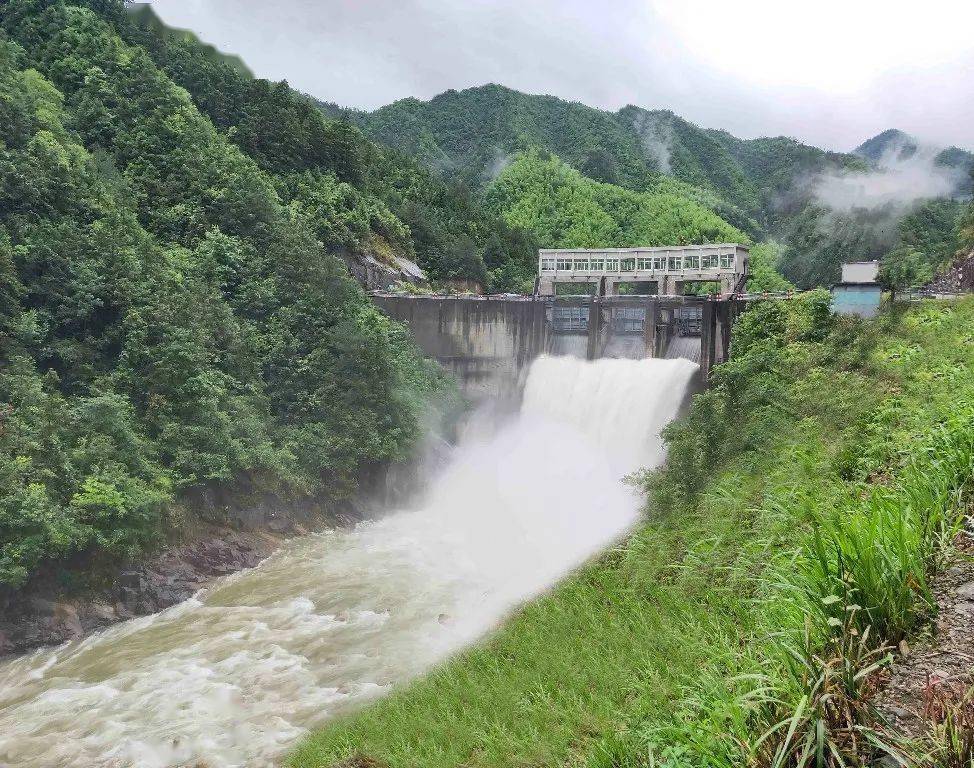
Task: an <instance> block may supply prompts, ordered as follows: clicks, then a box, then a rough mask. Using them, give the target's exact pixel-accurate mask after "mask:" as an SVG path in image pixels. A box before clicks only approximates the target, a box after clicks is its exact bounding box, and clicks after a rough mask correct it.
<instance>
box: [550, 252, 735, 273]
mask: <svg viewBox="0 0 974 768" xmlns="http://www.w3.org/2000/svg"><path fill="white" fill-rule="evenodd" d="M733 268H734V254H732V253H722V254H716V253H708V254H693V255H685V256H646V257H632V258H623V259H620V258H602V257H592V258H581V259H579V258H571V259H569V258H550V259H548V258H544V259H541V271H542V272H556V271H557V272H677V271H680V270H697V271H699V270H704V269H733Z"/></svg>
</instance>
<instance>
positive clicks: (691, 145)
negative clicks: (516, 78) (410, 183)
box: [329, 85, 972, 287]
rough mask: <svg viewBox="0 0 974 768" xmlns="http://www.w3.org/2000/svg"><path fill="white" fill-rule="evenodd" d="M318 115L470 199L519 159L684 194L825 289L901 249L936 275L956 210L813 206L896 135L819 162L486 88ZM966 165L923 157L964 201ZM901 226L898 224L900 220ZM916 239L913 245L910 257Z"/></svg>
mask: <svg viewBox="0 0 974 768" xmlns="http://www.w3.org/2000/svg"><path fill="white" fill-rule="evenodd" d="M329 110H330V113H331V114H341V115H344V116H345V117H346V118H347V119H349V120H351V121H353V122H355V123H356V124H357V125H359V126H361V127H362V129H363V130H364V131H365V132H366V133H367V134H368V135H370V136H372V137H373V138H375V139H377V140H378V141H380V142H382V143H385V144H388V145H389V146H392V147H396V148H397V149H399V150H401V151H403V152H405V153H407V154H409V155H410V156H412V157H414V158H417V159H418V160H419V161H420V162H421V163H423V164H425V165H426V166H427V167H429V168H431V169H434V170H435V171H436V172H437V173H438V174H440V175H442V176H443V177H444V178H454V179H457V178H458V179H463V180H464V181H465V182H467V183H468V184H469V185H470V186H472V187H473V188H475V189H481V188H488V189H489V187H490V186H491V183H492V181H493V180H494V179H495V178H497V176H498V174H502V171H503V169H504V168H505V167H506V166H507V165H508V164H510V163H511V162H512V161H513V160H514V159H515V158H516V157H518V155H519V154H521V153H524V152H526V151H532V150H538V151H542V152H550V153H552V154H554V155H555V156H557V157H558V158H560V159H561V160H563V161H564V162H566V163H568V164H569V165H570V166H572V167H573V168H575V169H576V170H577V171H579V172H580V173H581V174H583V175H584V176H586V177H587V178H589V179H592V180H594V181H599V182H604V183H611V184H614V185H616V186H618V187H623V188H626V189H629V190H632V191H636V192H654V193H660V192H662V193H672V194H675V195H678V196H680V197H683V198H688V199H690V200H692V201H694V202H696V203H699V204H701V205H703V206H704V207H706V208H708V209H710V210H711V211H712V212H714V213H716V214H717V215H718V216H720V217H721V218H722V219H724V220H725V221H727V222H729V223H731V224H732V225H734V226H735V227H736V228H737V229H739V230H740V231H742V232H744V233H745V234H747V235H748V236H749V237H750V238H751V239H753V240H756V241H759V240H762V239H765V238H766V237H769V236H770V237H773V238H775V239H776V240H777V241H778V242H780V243H781V246H782V248H781V249H780V259H781V261H780V266H781V268H782V270H783V271H784V272H785V274H786V275H787V276H788V277H789V278H790V279H791V280H793V281H794V282H795V283H796V284H798V285H799V286H801V287H810V286H814V285H828V284H830V283H832V282H835V281H836V280H837V279H838V277H839V265H840V264H841V262H842V261H848V260H855V259H873V258H881V257H883V256H884V255H885V254H887V253H890V252H892V251H896V250H897V249H904V248H911V249H914V250H915V251H916V253H917V254H919V255H920V257H922V258H921V261H922V262H923V263H924V264H926V265H928V266H929V268H930V269H931V270H934V269H936V268H937V267H938V266H940V265H941V264H943V263H944V261H945V260H948V254H949V253H950V252H952V250H953V249H955V248H956V247H957V240H956V230H955V229H953V225H952V224H950V222H953V221H954V220H955V218H956V214H957V213H958V212H959V211H960V209H961V208H962V204H961V203H958V202H956V201H953V200H948V199H935V200H926V201H924V200H919V201H917V202H916V203H912V204H910V205H906V206H904V205H901V204H897V205H895V206H888V207H886V208H882V207H868V208H856V209H852V210H843V211H836V210H832V209H831V208H829V207H828V206H827V205H826V203H825V202H823V200H821V199H819V197H818V196H817V190H818V187H817V184H818V180H819V179H820V178H821V177H822V176H823V175H825V176H828V177H837V176H840V175H846V174H853V175H854V174H859V173H863V174H865V173H871V172H875V171H876V170H877V168H876V165H875V163H876V161H878V160H879V159H880V158H882V157H883V156H884V153H885V152H886V151H887V149H888V147H889V146H890V142H893V141H897V142H900V141H901V139H902V138H903V137H905V139H907V140H908V142H907V144H906V145H905V146H913V147H914V150H915V147H916V144H915V142H914V140H912V139H910V138H909V137H906V135H905V134H901V132H898V131H886V132H884V133H882V134H880V135H879V136H877V137H875V138H874V139H871V140H870V141H868V142H866V143H865V144H863V145H862V146H861V147H860V148H859V149H858V150H857V151H856V153H855V154H853V153H849V154H846V153H841V152H828V151H825V150H821V149H818V148H816V147H812V146H809V145H806V144H802V143H801V142H799V141H796V140H794V139H791V138H786V137H774V138H759V139H739V138H737V137H735V136H732V135H731V134H729V133H727V132H725V131H720V130H703V129H701V128H699V127H697V126H695V125H693V124H692V123H689V122H687V121H685V120H683V119H682V118H680V117H678V116H676V115H674V114H673V113H672V112H668V111H648V110H644V109H641V108H638V107H634V106H628V107H626V108H624V109H622V110H620V111H619V112H617V113H609V112H605V111H602V110H598V109H593V108H591V107H587V106H585V105H582V104H577V103H572V102H565V101H562V100H560V99H557V98H554V97H551V96H532V95H528V94H523V93H520V92H518V91H513V90H510V89H508V88H504V87H502V86H498V85H487V86H483V87H480V88H470V89H466V90H463V91H448V92H446V93H444V94H441V95H440V96H437V97H435V98H433V99H431V100H430V101H428V102H422V101H419V100H416V99H406V100H403V101H399V102H396V103H394V104H391V105H389V106H386V107H383V108H381V109H379V110H377V111H375V112H372V113H361V112H354V111H342V110H338V109H336V108H334V107H333V106H329ZM909 142H913V144H912V145H910V144H909ZM901 143H902V142H901ZM971 159H972V158H971V156H970V153H967V152H965V151H964V150H959V149H957V148H949V149H945V150H943V151H942V152H940V153H939V155H937V157H936V158H935V159H934V162H935V163H936V164H937V165H939V166H949V167H951V168H955V169H957V184H956V189H955V192H954V194H955V195H958V196H964V195H969V194H970V191H971V183H970V181H969V180H966V178H965V177H964V173H965V172H966V170H967V169H969V168H970V166H971ZM488 194H491V193H490V192H488ZM525 205H530V203H529V202H527V201H526V202H525ZM552 214H553V215H554V216H555V217H558V216H561V217H565V216H566V215H567V213H566V210H561V211H553V212H552ZM904 216H906V217H907V218H908V219H910V220H909V221H902V222H901V219H903V217H904ZM925 227H928V228H927V229H924V228H925ZM915 241H922V243H923V246H922V249H921V250H917V248H918V246H917V245H916V244H915ZM541 244H542V245H553V244H554V243H551V242H546V241H544V240H542V242H541ZM602 244H603V245H607V244H608V243H602Z"/></svg>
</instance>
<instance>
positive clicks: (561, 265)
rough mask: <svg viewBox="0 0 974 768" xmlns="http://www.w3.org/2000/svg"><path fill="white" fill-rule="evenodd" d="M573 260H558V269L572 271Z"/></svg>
mask: <svg viewBox="0 0 974 768" xmlns="http://www.w3.org/2000/svg"><path fill="white" fill-rule="evenodd" d="M571 268H572V260H571V259H558V269H559V270H565V271H566V272H567V271H569V270H571Z"/></svg>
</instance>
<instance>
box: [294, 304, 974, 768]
mask: <svg viewBox="0 0 974 768" xmlns="http://www.w3.org/2000/svg"><path fill="white" fill-rule="evenodd" d="M820 309H821V307H820V306H816V305H814V304H810V305H809V306H808V307H796V308H794V309H788V310H787V314H786V315H775V314H774V313H775V312H779V310H777V309H773V310H771V309H769V310H768V312H765V313H764V315H763V316H762V313H761V312H760V311H759V312H756V313H754V316H753V318H752V319H751V320H749V321H748V323H743V322H742V327H741V328H740V334H739V336H738V335H736V336H735V345H736V349H737V350H739V351H740V352H741V360H739V361H738V362H737V363H736V364H735V365H733V366H728V367H727V369H726V371H725V373H724V376H725V377H726V381H724V382H721V381H718V383H717V386H716V387H715V389H714V390H711V391H710V392H709V393H707V395H706V396H705V397H701V398H698V401H699V402H698V403H697V404H696V405H695V407H694V409H693V410H692V411H691V413H690V414H689V415H688V417H687V419H685V420H684V422H683V424H681V425H680V426H679V427H678V428H676V429H674V430H673V431H672V434H670V436H669V437H670V444H671V461H670V463H669V467H668V469H667V470H666V471H664V472H662V473H659V474H658V475H656V476H653V477H650V478H648V479H647V487H648V488H649V489H650V491H651V492H652V496H653V499H654V502H655V505H654V514H653V515H652V516H651V517H650V518H649V519H647V521H646V522H645V523H644V524H643V525H642V526H641V527H640V528H639V529H638V530H637V531H636V532H635V533H634V534H633V535H632V537H631V538H630V539H629V540H628V541H627V542H625V544H624V545H622V546H620V547H618V548H616V549H614V550H612V551H610V552H608V553H606V554H605V555H603V556H602V557H601V558H599V559H598V560H597V561H596V562H593V563H591V564H589V565H587V566H585V567H584V568H582V569H581V570H580V571H579V572H578V573H576V574H575V575H573V576H571V577H569V578H568V579H566V580H565V581H564V582H563V583H561V584H560V585H558V586H557V587H556V588H555V589H554V590H553V591H552V592H551V593H550V594H548V595H546V596H544V597H542V598H540V599H538V600H536V601H534V602H532V603H530V604H529V605H527V606H525V607H524V608H523V609H522V610H521V611H520V612H519V613H518V614H517V615H515V616H514V617H512V619H511V620H510V621H509V622H508V623H507V624H506V625H505V626H504V627H503V628H502V629H500V630H499V631H498V632H497V633H496V634H495V635H494V636H493V637H492V638H491V639H490V640H489V641H487V642H486V643H484V644H483V645H481V646H478V647H475V648H472V649H470V650H468V651H466V652H465V653H463V654H461V655H460V656H458V657H457V658H456V659H454V660H452V661H449V662H447V663H445V664H443V665H442V666H440V667H438V668H437V669H435V670H434V671H433V672H431V673H430V674H429V675H428V676H426V677H424V678H423V679H420V680H417V681H415V682H413V683H410V684H407V685H405V686H403V687H401V688H400V689H398V690H397V691H396V692H394V693H393V694H392V695H391V696H390V697H388V698H387V699H384V700H382V701H379V702H377V703H376V704H374V705H372V706H370V707H368V708H367V709H365V710H363V711H361V712H359V713H358V714H353V715H351V716H350V717H347V718H344V719H341V720H339V721H337V722H334V723H332V724H329V725H328V726H326V727H325V728H324V729H323V730H321V731H319V732H317V733H315V734H313V735H312V736H311V737H309V738H308V739H307V740H306V741H305V742H304V744H302V745H301V747H300V748H299V749H298V750H297V751H296V752H295V753H294V755H293V756H292V758H291V761H290V764H291V765H292V766H295V767H297V768H305V767H308V766H329V765H332V764H334V763H336V762H339V761H341V760H343V759H348V758H350V757H354V756H368V757H371V758H374V759H377V760H379V761H380V762H382V763H386V764H388V765H389V766H443V767H444V768H445V767H446V766H457V765H467V766H525V765H537V766H541V765H551V766H554V765H588V766H605V767H606V768H608V767H609V766H630V765H632V766H643V765H650V764H657V765H667V766H684V765H686V766H690V765H733V764H741V763H744V762H748V761H750V762H757V763H773V762H775V761H776V760H779V761H780V764H782V765H787V764H795V765H799V764H804V763H803V762H802V759H801V758H802V755H803V754H804V753H803V752H801V750H799V749H798V746H800V745H799V736H801V734H802V732H803V731H802V729H805V730H808V732H809V733H812V732H815V733H818V732H827V731H829V729H830V728H831V729H832V730H835V729H836V724H835V723H834V722H832V720H830V718H832V719H834V712H830V711H826V710H827V709H828V708H827V707H823V708H821V710H819V709H817V707H818V706H819V705H818V704H817V703H816V700H815V698H814V696H815V692H814V691H811V693H810V692H809V690H808V689H809V687H810V686H811V685H812V684H813V683H814V680H813V678H815V679H817V678H816V675H817V674H818V671H817V669H813V670H809V669H805V670H804V671H803V670H802V669H796V665H795V664H794V663H793V662H792V661H790V659H794V658H800V659H806V660H807V659H810V658H811V659H814V658H817V657H816V656H815V649H816V648H823V647H835V648H846V646H847V645H848V643H847V642H846V640H847V638H848V637H850V636H853V635H854V636H855V637H859V638H861V636H862V629H864V628H865V627H867V626H868V627H870V628H872V627H873V626H874V625H875V626H877V627H878V626H880V625H881V626H882V629H883V631H882V633H879V632H876V633H875V634H876V635H877V637H878V639H877V640H876V644H881V643H882V642H884V641H890V640H894V641H895V639H897V636H898V635H902V634H905V633H907V632H908V631H910V629H911V628H912V627H913V626H914V625H915V624H916V623H917V622H919V621H921V620H922V619H923V616H924V614H925V611H926V610H927V608H928V605H927V602H926V596H925V593H924V591H925V584H926V581H925V579H926V572H927V569H929V568H931V567H933V560H932V558H933V557H934V549H933V540H934V539H935V538H936V536H937V535H942V533H943V531H944V530H945V529H946V528H948V527H949V524H950V517H951V514H952V510H953V508H954V506H953V505H954V502H955V496H956V493H957V492H958V490H959V488H958V487H959V485H962V484H963V482H964V479H965V477H964V473H965V472H966V473H967V474H968V475H969V466H968V465H969V462H970V456H969V453H970V451H969V450H968V449H969V446H968V445H967V444H966V442H965V440H966V437H965V436H966V434H967V431H970V430H968V425H969V424H974V421H963V419H961V416H963V415H964V414H967V415H971V412H970V408H971V406H972V403H974V385H972V384H971V382H970V379H971V377H970V375H969V374H970V370H969V364H970V361H971V357H972V351H974V338H972V336H971V330H970V329H971V328H974V303H972V302H964V303H961V304H958V305H956V306H952V307H936V306H923V307H919V308H915V309H913V310H911V311H909V312H908V313H906V315H905V316H904V317H894V318H891V319H887V320H886V321H884V324H883V325H874V326H856V327H829V330H828V334H825V333H824V332H823V331H822V328H823V327H825V326H824V324H826V323H829V322H830V321H828V320H826V319H823V318H822V317H821V313H820V311H819V310H820ZM803 312H804V313H805V314H803ZM735 333H737V332H735ZM748 334H750V337H749V336H748ZM765 336H767V337H768V338H772V339H774V340H775V341H774V344H770V345H768V344H765V342H764V337H765ZM738 396H745V397H746V400H745V402H744V403H737V402H736V401H735V398H736V397H738ZM745 405H746V406H747V407H746V408H744V407H740V406H745ZM739 407H740V410H739V412H738V411H733V412H732V411H730V410H729V409H731V408H735V409H736V408H739ZM948 419H953V421H952V422H951V423H952V424H953V427H952V431H951V432H950V434H949V436H948V437H949V440H948V439H947V437H944V435H943V434H941V433H943V432H944V429H945V428H944V427H943V424H944V423H945V422H946V421H947V420H948ZM958 419H961V420H958ZM718 422H719V424H720V425H721V426H720V429H717V427H716V426H715V424H716V423H718ZM720 430H723V431H720ZM938 441H939V442H938ZM945 441H946V442H945ZM968 442H969V441H968ZM947 453H951V456H952V457H953V459H952V460H953V464H951V465H950V466H945V465H944V462H943V461H941V458H942V455H946V454H947ZM954 454H956V456H955V455H954ZM965 462H967V463H966V464H965ZM955 465H956V466H955ZM938 505H939V506H938ZM934 507H937V510H936V511H937V516H931V514H929V510H931V509H933V508H934ZM921 509H923V510H927V511H926V512H923V514H919V511H920V510H921ZM816 532H817V535H816ZM836 558H838V559H836ZM857 600H858V601H859V602H860V603H862V605H859V604H858V603H856V601H857ZM810 622H811V623H810ZM857 625H861V627H859V626H857ZM836 627H837V628H838V629H833V628H836ZM836 633H838V634H836ZM850 633H851V634H850ZM880 635H881V636H880ZM857 642H858V641H857ZM861 645H863V648H862V651H861V657H862V658H863V659H869V660H873V659H874V658H875V656H876V654H875V653H874V652H873V651H872V650H870V649H871V648H872V647H873V646H869V647H865V644H861ZM802 648H805V649H806V651H807V653H805V654H804V655H803V654H802V653H801V649H802ZM795 649H798V652H796V651H795ZM803 663H804V662H803ZM809 663H811V664H812V665H813V666H814V665H815V664H817V662H814V661H813V662H809ZM863 663H865V662H863ZM839 666H840V667H841V665H839ZM799 667H800V665H799ZM823 674H828V673H823ZM854 676H855V670H853V672H852V673H851V674H850V676H849V681H850V684H849V685H850V686H851V688H854V689H855V690H852V691H850V692H847V694H848V696H849V697H851V698H852V699H854V698H855V697H856V696H858V695H859V694H860V693H861V691H860V690H859V689H860V688H861V684H860V683H861V680H860V681H855V680H853V678H854ZM830 679H831V678H830ZM839 682H840V683H841V678H840V680H839ZM830 684H831V683H830ZM793 710H794V714H789V713H792V711H793ZM782 713H784V715H783V714H782ZM781 717H790V718H791V719H790V720H786V721H784V722H785V723H786V724H791V723H794V729H792V728H791V727H787V728H779V729H778V730H777V731H775V732H773V733H772V735H771V736H770V737H769V738H766V739H764V740H763V741H762V740H761V738H760V737H761V735H762V733H764V732H765V731H767V730H768V729H771V728H773V726H774V724H775V722H778V719H779V718H781ZM793 730H794V732H793ZM786 737H787V738H786ZM824 743H826V742H825V741H823V744H824ZM836 744H837V745H838V746H835V747H834V748H835V749H836V750H839V751H841V750H843V749H847V748H848V744H847V740H846V741H841V739H840V740H839V741H837V742H836ZM823 749H824V747H823ZM654 761H655V763H654Z"/></svg>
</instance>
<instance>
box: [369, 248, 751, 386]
mask: <svg viewBox="0 0 974 768" xmlns="http://www.w3.org/2000/svg"><path fill="white" fill-rule="evenodd" d="M538 267H539V273H538V278H537V282H536V291H535V294H534V295H533V296H513V295H509V294H508V295H503V296H473V295H453V296H442V295H440V296H436V295H401V294H391V293H386V292H373V293H372V294H371V296H372V300H373V302H374V303H375V304H376V305H377V306H378V307H379V308H380V309H381V310H382V311H383V312H385V313H386V314H387V315H388V316H389V317H391V318H393V319H395V320H398V321H400V322H402V323H405V324H406V325H407V326H409V328H410V330H411V331H412V333H413V337H414V338H415V340H416V342H417V344H419V346H420V348H421V349H422V350H423V351H424V352H425V353H426V354H427V355H430V356H431V357H434V358H436V359H437V360H439V361H440V362H441V363H442V364H443V365H444V366H446V367H447V368H448V369H449V370H450V371H451V372H452V373H454V374H455V375H456V377H457V380H458V381H459V382H460V386H461V389H462V391H463V393H464V394H465V395H466V396H468V397H469V398H471V399H472V400H474V401H478V400H484V399H487V398H492V397H493V398H497V397H504V396H508V395H513V394H516V393H517V392H518V391H519V390H520V387H521V386H522V385H523V382H524V377H525V375H526V373H527V370H528V368H529V367H530V364H531V362H532V361H533V360H534V359H535V358H536V357H538V356H540V355H543V354H556V355H565V354H567V355H573V356H576V357H581V358H586V359H589V360H594V359H598V358H603V357H625V358H637V359H638V358H644V357H684V358H688V359H690V360H693V361H694V362H697V363H699V365H700V371H701V375H702V376H703V378H704V379H706V378H707V377H708V376H709V373H710V370H711V369H712V367H713V366H714V365H716V364H718V363H721V362H723V361H724V360H726V359H727V357H728V354H729V348H730V327H731V324H732V323H733V321H734V319H735V318H736V317H737V315H738V314H739V312H740V311H741V310H742V309H743V306H744V302H743V300H740V297H735V295H734V294H735V292H738V291H740V290H742V288H743V285H744V281H745V279H746V277H747V268H748V252H747V248H745V247H744V246H741V245H735V244H731V245H727V244H720V245H690V246H673V247H669V248H627V249H607V250H606V249H603V250H586V251H582V250H572V251H552V250H543V251H541V252H540V254H539V258H538ZM692 284H710V285H715V286H716V289H717V292H716V293H709V294H700V295H694V294H687V293H685V291H686V290H687V289H688V288H689V287H690V285H692ZM564 285H567V286H569V288H568V290H564V289H562V290H559V286H564Z"/></svg>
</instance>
